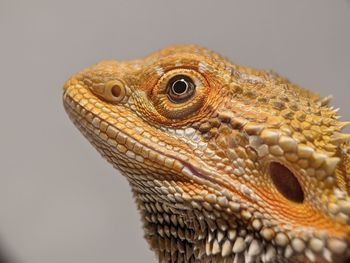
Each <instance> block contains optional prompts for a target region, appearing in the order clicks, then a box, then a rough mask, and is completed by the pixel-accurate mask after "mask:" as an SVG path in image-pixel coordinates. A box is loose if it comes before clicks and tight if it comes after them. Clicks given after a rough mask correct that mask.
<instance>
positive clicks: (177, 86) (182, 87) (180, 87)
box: [172, 79, 188, 95]
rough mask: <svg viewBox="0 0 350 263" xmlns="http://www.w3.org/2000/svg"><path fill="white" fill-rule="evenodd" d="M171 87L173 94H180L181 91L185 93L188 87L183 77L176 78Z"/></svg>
mask: <svg viewBox="0 0 350 263" xmlns="http://www.w3.org/2000/svg"><path fill="white" fill-rule="evenodd" d="M172 89H173V91H174V93H175V94H178V95H181V94H183V93H186V91H187V89H188V83H187V81H186V80H185V79H179V80H176V81H175V82H174V83H173V86H172Z"/></svg>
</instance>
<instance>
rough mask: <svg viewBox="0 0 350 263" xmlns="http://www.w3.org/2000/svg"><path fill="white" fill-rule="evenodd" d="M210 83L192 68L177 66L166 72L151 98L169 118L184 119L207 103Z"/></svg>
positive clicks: (156, 106)
mask: <svg viewBox="0 0 350 263" xmlns="http://www.w3.org/2000/svg"><path fill="white" fill-rule="evenodd" d="M209 87H210V85H209V82H208V81H207V80H206V78H205V77H204V76H203V75H202V74H200V73H199V72H197V71H195V70H192V69H183V68H176V69H173V70H169V71H167V72H165V73H164V74H163V75H162V76H161V77H160V78H159V79H158V81H157V83H156V84H155V86H154V88H153V89H152V91H151V93H150V94H149V95H150V98H151V100H152V102H153V105H154V106H155V108H156V110H157V111H158V112H159V113H160V114H161V115H163V116H165V117H166V118H169V119H184V118H187V117H188V116H190V115H191V114H192V113H194V112H198V111H199V110H200V109H201V108H202V106H203V105H204V104H205V103H206V101H207V98H208V94H209V91H210V89H209Z"/></svg>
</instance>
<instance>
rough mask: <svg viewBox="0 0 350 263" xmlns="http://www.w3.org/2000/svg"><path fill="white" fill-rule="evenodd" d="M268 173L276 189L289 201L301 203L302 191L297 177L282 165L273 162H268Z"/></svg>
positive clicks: (302, 198)
mask: <svg viewBox="0 0 350 263" xmlns="http://www.w3.org/2000/svg"><path fill="white" fill-rule="evenodd" d="M270 175H271V179H272V182H273V184H274V185H275V187H276V188H277V190H278V191H279V192H280V193H281V194H282V195H283V196H284V197H285V198H287V199H288V200H289V201H292V202H295V203H302V202H303V201H304V193H303V190H302V188H301V186H300V183H299V181H298V179H297V178H296V177H295V176H294V174H293V173H292V171H291V170H289V169H288V168H287V167H285V166H284V165H282V164H280V163H277V162H273V163H271V164H270Z"/></svg>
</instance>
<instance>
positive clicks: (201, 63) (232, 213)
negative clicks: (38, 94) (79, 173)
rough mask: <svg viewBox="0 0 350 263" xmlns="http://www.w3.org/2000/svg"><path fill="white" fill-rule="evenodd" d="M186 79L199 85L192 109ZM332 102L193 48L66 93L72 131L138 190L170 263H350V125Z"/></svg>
mask: <svg viewBox="0 0 350 263" xmlns="http://www.w3.org/2000/svg"><path fill="white" fill-rule="evenodd" d="M178 75H185V76H187V77H188V78H189V79H191V81H192V82H193V83H194V84H193V85H194V92H193V95H191V96H189V95H188V94H190V93H189V91H188V90H187V91H186V92H185V93H184V94H185V95H184V96H187V97H186V99H185V100H182V101H181V100H180V101H178V100H177V98H176V99H174V97H172V96H173V95H171V94H170V93H171V92H173V90H174V89H175V88H173V84H172V83H175V81H174V80H171V79H172V77H174V76H178ZM187 83H190V82H187ZM174 87H175V86H174ZM192 87H193V86H192ZM192 91H193V90H192ZM176 92H178V93H179V91H178V89H176ZM178 93H177V94H178ZM181 94H182V93H181ZM191 94H192V93H191ZM328 102H329V99H328V98H324V99H322V98H320V97H319V96H318V95H317V94H315V93H312V92H310V91H306V90H304V89H302V88H300V87H298V86H297V85H295V84H293V83H291V82H289V81H288V80H286V79H284V78H282V77H280V76H278V75H277V74H275V73H272V72H267V71H261V70H255V69H252V68H248V67H242V66H238V65H235V64H232V63H231V62H229V61H228V60H226V59H224V58H222V57H220V56H219V55H217V54H216V53H214V52H211V51H209V50H207V49H204V48H201V47H197V46H192V45H188V46H186V45H184V46H175V47H170V48H166V49H163V50H160V51H159V52H156V53H154V54H151V55H150V56H148V57H146V58H144V59H140V60H133V61H103V62H100V63H98V64H96V65H94V66H92V67H90V68H88V69H86V70H84V71H82V72H80V73H78V74H76V75H74V76H73V77H72V78H71V79H70V80H68V81H67V82H66V84H65V86H64V106H65V109H66V111H67V112H68V115H69V116H70V118H71V119H72V121H73V122H74V124H75V125H76V126H77V127H78V128H79V130H80V131H81V132H82V133H83V134H84V135H85V137H86V138H87V139H88V140H89V141H90V142H91V143H92V144H93V146H94V147H95V148H96V149H97V150H98V151H99V152H100V153H101V154H102V156H103V157H105V158H106V159H107V160H108V161H109V162H110V163H111V164H113V166H114V167H116V168H117V169H119V170H120V171H121V172H122V174H123V175H125V176H126V178H127V179H128V181H129V183H130V185H131V188H132V191H133V193H134V196H135V199H136V203H137V206H138V209H139V211H140V213H141V217H142V220H143V224H144V231H145V238H146V239H147V241H148V242H149V244H150V247H151V248H152V250H153V251H154V252H155V253H156V255H157V256H158V258H159V261H160V262H235V263H242V262H246V263H248V262H281V263H284V262H340V263H341V262H346V261H347V260H348V258H349V239H350V238H349V237H350V227H349V223H350V220H349V218H350V198H349V189H350V187H349V180H348V179H349V172H350V165H349V163H350V158H349V152H350V151H349V149H350V146H349V144H348V139H349V136H348V135H346V134H342V133H341V130H342V129H343V128H344V127H345V126H346V125H347V124H348V123H342V122H339V121H338V117H337V114H336V111H335V110H333V109H332V108H330V107H329V106H328Z"/></svg>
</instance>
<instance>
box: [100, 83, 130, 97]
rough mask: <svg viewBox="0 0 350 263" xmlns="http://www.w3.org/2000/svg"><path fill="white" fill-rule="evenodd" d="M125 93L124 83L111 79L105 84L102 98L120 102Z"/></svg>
mask: <svg viewBox="0 0 350 263" xmlns="http://www.w3.org/2000/svg"><path fill="white" fill-rule="evenodd" d="M125 95H126V91H125V85H124V83H123V82H121V81H119V80H112V81H110V82H107V84H106V85H105V92H104V98H105V99H107V100H108V101H110V102H120V101H122V100H123V99H124V97H125Z"/></svg>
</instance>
